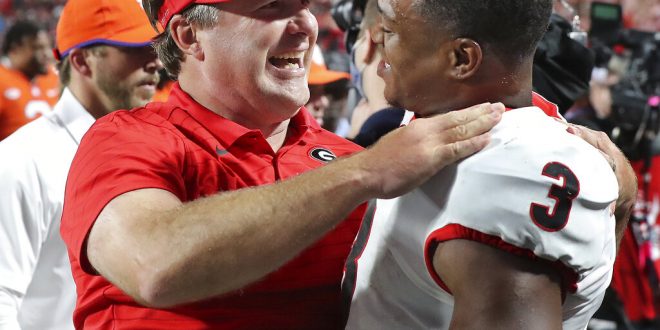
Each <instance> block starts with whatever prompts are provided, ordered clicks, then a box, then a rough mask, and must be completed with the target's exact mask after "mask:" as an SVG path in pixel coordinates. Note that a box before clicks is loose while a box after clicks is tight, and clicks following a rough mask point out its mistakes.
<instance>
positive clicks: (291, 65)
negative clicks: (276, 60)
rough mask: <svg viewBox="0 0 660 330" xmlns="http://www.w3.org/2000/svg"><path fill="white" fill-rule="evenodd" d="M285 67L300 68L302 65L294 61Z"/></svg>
mask: <svg viewBox="0 0 660 330" xmlns="http://www.w3.org/2000/svg"><path fill="white" fill-rule="evenodd" d="M284 68H285V69H300V65H298V63H295V64H294V63H287V64H286V65H285V66H284Z"/></svg>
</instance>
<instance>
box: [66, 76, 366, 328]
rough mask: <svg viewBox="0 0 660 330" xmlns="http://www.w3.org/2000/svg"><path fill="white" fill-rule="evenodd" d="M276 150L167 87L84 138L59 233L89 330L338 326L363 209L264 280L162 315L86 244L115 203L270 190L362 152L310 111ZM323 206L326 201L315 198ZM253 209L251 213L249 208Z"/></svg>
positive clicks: (81, 319)
mask: <svg viewBox="0 0 660 330" xmlns="http://www.w3.org/2000/svg"><path fill="white" fill-rule="evenodd" d="M289 130H290V133H289V134H288V137H287V139H286V141H285V143H284V146H283V147H282V148H281V149H280V150H279V151H278V152H276V153H273V151H272V149H271V147H270V146H269V145H268V143H267V142H266V140H265V138H264V137H263V136H262V134H261V132H260V131H256V130H249V129H246V128H245V127H242V126H240V125H238V124H236V123H234V122H232V121H229V120H227V119H224V118H222V117H220V116H218V115H217V114H215V113H213V112H211V111H210V110H208V109H206V108H204V107H202V106H201V105H200V104H198V103H197V102H195V101H194V100H193V99H192V98H191V97H190V96H189V95H188V94H186V93H185V92H184V91H182V90H181V89H180V87H179V86H178V84H177V85H176V86H175V87H174V88H173V90H172V94H171V97H170V98H169V100H168V101H167V102H166V103H151V104H149V105H147V106H146V107H145V108H139V109H135V110H132V111H118V112H114V113H112V114H110V115H108V116H106V117H104V118H102V119H100V120H98V121H97V122H96V123H95V124H94V126H92V128H91V129H90V130H89V132H88V133H87V134H86V135H85V137H84V138H83V140H82V143H81V145H80V148H79V150H78V153H77V154H76V157H75V159H74V161H73V164H72V166H71V170H70V173H69V178H68V182H67V189H66V195H65V200H66V203H65V205H64V213H63V216H62V225H61V233H62V237H63V238H64V241H65V242H66V244H67V248H68V250H69V257H70V259H71V264H72V269H73V275H74V279H75V281H76V285H77V291H78V301H77V305H76V310H75V313H74V322H75V325H76V327H77V328H85V329H96V328H103V329H129V328H130V329H147V328H149V329H154V328H159V329H164V328H171V329H210V328H213V329H230V328H241V329H249V328H252V329H267V328H270V329H274V328H277V329H294V328H298V329H312V328H314V329H320V328H339V327H340V313H341V311H340V306H341V302H340V299H341V298H340V291H341V289H340V283H341V276H342V270H343V267H344V262H345V260H346V257H347V256H348V253H349V250H350V247H351V244H352V243H353V240H354V238H355V236H356V233H357V230H358V227H359V225H360V223H361V220H362V217H363V216H365V214H366V209H367V206H366V205H362V206H360V207H359V208H358V209H356V210H355V211H354V212H353V213H352V214H351V215H350V216H349V217H348V218H347V219H346V220H344V221H343V222H342V223H341V224H340V225H338V226H337V227H336V228H335V229H334V230H333V231H331V232H330V233H328V234H327V235H326V236H325V237H324V238H323V239H321V240H320V241H319V242H317V243H316V244H315V245H313V246H312V247H310V248H308V249H307V250H305V251H304V252H303V253H302V254H301V255H299V256H298V257H297V258H295V259H294V260H292V261H290V262H289V263H288V264H286V265H284V266H283V267H282V268H280V269H279V270H277V271H275V272H273V273H271V274H270V275H268V276H267V277H266V278H264V279H263V280H261V281H259V282H258V283H255V284H253V285H251V286H248V287H246V288H244V289H243V290H240V293H234V294H227V295H224V296H222V297H218V298H214V299H210V300H207V301H204V302H199V303H193V304H189V305H184V306H179V307H176V308H172V309H167V310H164V309H163V310H159V309H150V308H146V307H143V306H140V305H138V304H137V303H136V302H135V301H133V299H131V298H130V297H129V296H127V295H125V294H124V293H123V292H122V291H121V290H120V289H119V288H117V287H116V286H114V285H112V284H111V283H110V282H108V281H107V280H106V279H104V278H103V277H101V276H98V275H95V274H93V272H92V270H91V267H90V266H89V261H88V260H87V257H86V254H85V249H84V240H85V238H86V237H87V235H88V233H89V231H90V229H91V228H92V225H93V224H94V221H95V219H96V217H97V216H98V214H99V213H100V212H101V210H102V209H103V208H104V207H105V205H106V204H107V203H108V202H110V201H111V200H112V199H113V198H115V197H117V196H118V195H121V194H123V193H125V192H129V191H132V190H136V189H143V188H159V189H165V190H167V191H170V192H172V193H173V194H175V195H176V196H178V197H179V199H181V200H182V201H191V200H194V199H197V198H200V197H203V196H207V195H212V194H215V193H217V192H219V191H229V190H236V189H240V188H245V187H251V186H258V185H263V184H268V183H273V182H275V181H278V180H282V179H286V178H288V177H291V176H295V175H297V174H300V173H302V172H305V171H308V170H310V169H313V168H316V167H319V166H322V165H323V164H324V163H325V162H326V161H327V160H330V159H332V154H334V155H336V156H337V157H339V156H343V155H347V154H350V153H352V152H355V151H357V150H359V147H358V146H356V145H354V144H353V143H351V142H349V141H347V140H344V139H342V138H340V137H338V136H336V135H334V134H332V133H330V132H328V131H325V130H323V129H322V128H320V127H319V126H318V124H316V121H315V120H314V118H312V117H311V116H310V115H309V114H308V113H307V111H306V110H304V109H303V110H301V111H299V112H298V114H296V115H295V116H294V117H293V118H292V120H291V123H290V125H289ZM319 203H323V201H322V200H321V201H319ZM246 212H249V210H246Z"/></svg>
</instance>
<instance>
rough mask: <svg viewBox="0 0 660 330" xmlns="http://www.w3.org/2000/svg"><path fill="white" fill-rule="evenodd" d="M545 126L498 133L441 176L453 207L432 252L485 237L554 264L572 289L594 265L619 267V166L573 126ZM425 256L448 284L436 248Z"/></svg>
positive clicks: (435, 232) (438, 222)
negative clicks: (616, 258) (450, 243)
mask: <svg viewBox="0 0 660 330" xmlns="http://www.w3.org/2000/svg"><path fill="white" fill-rule="evenodd" d="M564 130H565V128H564ZM539 133H542V132H529V134H525V133H524V132H523V133H522V134H518V135H517V136H514V135H504V134H499V135H494V136H496V141H494V143H492V144H491V145H490V146H489V148H487V149H486V150H484V151H483V152H481V153H479V154H477V155H476V156H475V157H471V158H468V159H467V160H466V161H464V162H463V163H461V164H460V165H459V166H457V167H456V171H454V172H453V173H450V174H448V176H449V177H447V176H445V177H443V178H442V177H441V178H434V180H441V181H445V182H446V181H448V180H454V183H453V184H452V185H450V188H449V190H448V191H447V192H446V194H447V196H445V198H446V204H444V205H445V206H444V207H445V208H446V209H445V211H444V212H442V214H441V215H440V216H438V217H436V218H435V220H434V221H433V223H432V225H431V227H430V228H429V231H428V233H429V234H428V236H427V239H426V245H425V246H426V248H425V250H426V251H427V254H430V253H432V251H435V246H436V245H437V244H438V243H440V242H443V241H447V240H452V239H468V240H473V241H478V242H481V243H484V244H487V245H490V246H493V247H495V248H498V249H502V250H505V251H507V252H510V253H513V254H516V255H520V256H524V257H528V258H531V259H534V260H541V261H544V262H549V263H551V264H552V265H553V266H554V267H555V268H556V269H558V270H559V271H560V274H561V275H562V278H563V287H564V289H566V290H568V291H569V292H575V290H576V288H577V283H578V282H579V281H580V280H581V279H583V278H584V277H585V276H586V275H587V274H588V273H589V272H591V271H594V270H596V269H598V268H599V267H601V266H603V264H609V266H611V263H613V259H614V250H615V243H614V226H615V220H614V215H613V211H614V209H613V206H614V201H615V200H616V198H617V194H618V185H617V181H616V177H615V175H614V172H613V170H612V168H611V167H610V166H609V164H608V163H607V161H606V160H605V159H604V157H603V156H602V155H601V154H600V152H599V151H597V150H596V149H595V148H593V147H591V146H590V145H588V144H587V143H586V142H584V141H582V140H580V139H579V138H577V137H575V136H572V135H570V134H567V133H565V131H561V132H555V133H553V132H550V133H549V134H539ZM548 141H552V142H548ZM445 172H452V171H445ZM430 185H431V186H432V185H433V182H431V183H430ZM430 185H429V184H427V186H426V189H429V187H430ZM440 185H441V183H440ZM429 195H430V194H429ZM425 259H426V263H427V268H428V269H429V271H430V272H431V276H432V277H433V278H434V279H435V280H436V282H438V284H440V285H441V286H442V285H443V284H442V281H441V280H440V279H439V278H438V275H437V274H436V273H435V271H434V270H433V266H432V263H431V260H432V255H427V256H426V258H425ZM443 288H444V289H447V288H445V287H443Z"/></svg>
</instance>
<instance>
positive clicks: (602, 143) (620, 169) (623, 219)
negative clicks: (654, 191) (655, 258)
mask: <svg viewBox="0 0 660 330" xmlns="http://www.w3.org/2000/svg"><path fill="white" fill-rule="evenodd" d="M567 130H568V132H569V133H572V134H575V135H576V136H579V137H580V138H582V139H583V140H585V141H586V142H588V143H589V144H591V145H592V146H594V147H595V148H596V149H598V150H600V152H601V153H602V154H603V156H604V157H605V159H607V161H608V162H609V163H610V164H611V165H612V170H613V171H614V174H616V179H617V181H618V182H619V198H618V199H617V200H616V210H615V212H614V215H615V217H616V238H617V246H618V243H619V242H621V238H623V233H624V229H625V228H626V225H627V224H628V219H629V218H630V215H631V214H632V210H633V207H634V206H635V201H636V199H637V176H636V175H635V171H634V170H633V168H632V166H630V162H629V161H628V159H627V158H626V156H625V155H624V154H623V152H621V150H619V148H618V147H617V146H616V145H615V144H614V142H612V140H610V138H609V137H608V136H607V134H605V133H603V132H599V131H594V130H592V129H589V128H587V127H584V126H580V125H575V124H569V128H568V129H567Z"/></svg>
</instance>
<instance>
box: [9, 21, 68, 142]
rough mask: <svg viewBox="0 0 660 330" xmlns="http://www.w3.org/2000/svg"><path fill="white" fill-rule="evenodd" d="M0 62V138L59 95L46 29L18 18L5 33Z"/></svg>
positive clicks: (48, 108) (42, 110) (45, 110)
mask: <svg viewBox="0 0 660 330" xmlns="http://www.w3.org/2000/svg"><path fill="white" fill-rule="evenodd" d="M2 52H3V54H4V56H5V57H4V58H3V61H2V63H0V140H2V139H4V138H6V137H7V136H8V135H9V134H11V133H13V132H14V131H15V130H17V129H18V128H19V127H21V126H23V125H25V124H27V123H28V122H30V121H32V120H34V119H36V118H37V117H38V116H40V115H42V114H45V113H48V112H50V111H51V110H52V106H53V105H54V104H55V102H57V99H58V98H59V96H60V87H59V83H58V80H57V76H56V74H55V72H54V70H53V69H52V67H51V66H50V65H51V63H52V52H51V42H50V38H49V37H48V34H47V32H46V31H45V30H44V29H43V28H41V27H39V26H38V25H37V24H36V23H34V22H31V21H18V22H16V23H15V24H14V25H12V26H11V27H10V28H9V29H8V30H7V34H6V35H5V39H4V43H3V45H2Z"/></svg>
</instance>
